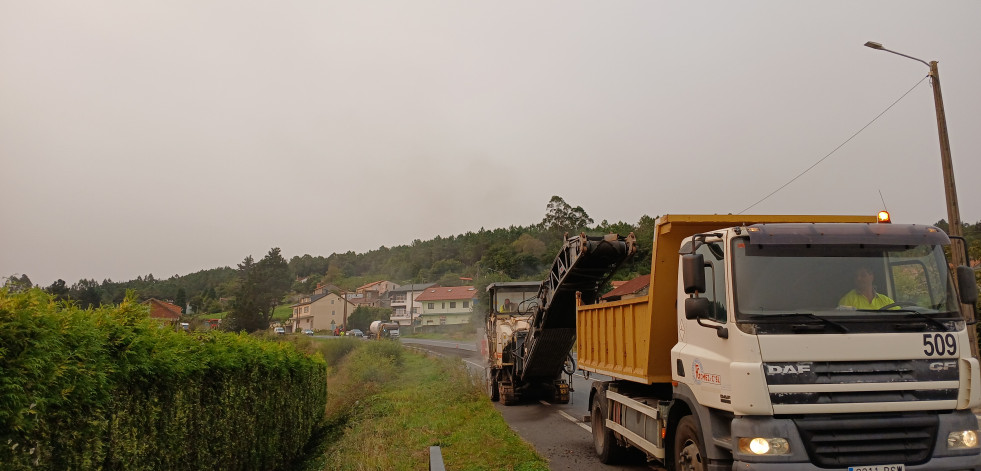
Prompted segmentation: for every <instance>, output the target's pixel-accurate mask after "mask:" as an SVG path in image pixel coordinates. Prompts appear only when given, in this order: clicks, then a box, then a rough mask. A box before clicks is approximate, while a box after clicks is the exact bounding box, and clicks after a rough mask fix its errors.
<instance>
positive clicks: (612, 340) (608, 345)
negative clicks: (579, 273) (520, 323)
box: [577, 215, 981, 471]
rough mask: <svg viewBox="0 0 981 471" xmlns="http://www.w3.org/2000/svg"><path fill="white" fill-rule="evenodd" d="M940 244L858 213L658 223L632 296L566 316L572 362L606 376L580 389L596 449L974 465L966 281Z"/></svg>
mask: <svg viewBox="0 0 981 471" xmlns="http://www.w3.org/2000/svg"><path fill="white" fill-rule="evenodd" d="M949 246H950V239H949V238H948V236H947V235H946V234H945V233H944V232H943V231H941V230H940V229H938V228H936V227H934V226H924V225H903V224H878V223H876V222H875V219H874V218H869V217H860V216H789V215H788V216H782V215H781V216H766V215H764V216H740V215H668V216H664V217H662V218H660V219H659V220H658V222H657V228H656V233H655V239H654V250H653V256H652V269H651V285H650V289H649V290H648V291H649V294H648V295H647V296H645V297H641V298H636V299H630V300H621V301H614V302H610V303H597V304H590V305H581V306H579V307H578V308H577V326H578V347H579V366H580V368H582V369H584V370H587V371H592V372H596V373H602V374H606V375H609V376H611V377H613V378H614V380H612V381H608V382H603V383H594V385H593V388H592V391H591V395H590V404H589V410H590V416H589V419H590V420H591V421H592V424H593V434H594V445H595V447H596V451H597V454H599V455H600V458H601V459H602V460H603V461H604V462H608V461H612V460H614V459H615V457H616V456H617V455H618V453H619V452H620V451H622V449H623V448H625V447H635V448H638V449H640V450H642V451H644V452H645V453H646V454H647V455H648V457H649V459H652V460H658V461H661V462H663V463H664V464H665V465H666V467H667V468H668V469H685V470H689V469H699V470H723V469H724V470H732V469H740V470H797V471H801V470H809V471H817V470H824V469H840V470H846V469H847V470H851V469H855V470H901V471H914V470H965V469H972V470H977V469H981V454H979V453H981V449H979V445H978V429H979V427H978V419H977V418H976V417H975V416H974V414H973V413H972V408H975V407H978V406H979V405H981V368H979V363H978V360H977V358H976V355H975V354H974V353H973V352H974V351H976V350H975V349H976V346H975V345H973V343H974V341H973V339H972V337H971V336H970V335H969V332H970V331H971V330H973V329H974V328H975V327H974V324H973V319H974V315H973V311H972V309H973V306H974V304H975V303H976V302H977V285H976V282H975V279H974V275H973V273H972V272H971V271H970V269H969V268H967V267H958V268H957V269H956V270H952V269H951V267H950V265H949V263H948V262H947V259H946V257H945V255H944V249H945V248H947V247H949ZM955 275H956V280H957V283H955V282H954V280H955ZM956 287H960V288H961V289H960V291H959V292H958V290H957V289H956Z"/></svg>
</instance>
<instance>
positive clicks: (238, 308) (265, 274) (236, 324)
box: [228, 247, 290, 332]
mask: <svg viewBox="0 0 981 471" xmlns="http://www.w3.org/2000/svg"><path fill="white" fill-rule="evenodd" d="M238 280H239V285H238V289H237V291H236V292H235V302H234V303H233V305H232V311H231V312H230V313H229V314H228V328H229V329H230V330H244V331H246V332H255V331H257V330H263V329H266V328H268V327H269V321H270V319H272V315H273V310H275V308H276V304H278V303H279V301H280V300H281V299H282V298H283V296H284V295H285V294H286V292H287V290H289V287H290V277H289V265H288V264H287V263H286V259H284V258H283V256H282V254H281V253H280V250H279V248H278V247H276V248H273V249H270V250H269V253H268V254H266V256H265V257H263V258H262V260H259V262H258V263H256V262H255V261H254V260H253V259H252V256H251V255H250V256H248V257H245V260H243V261H242V263H240V264H238Z"/></svg>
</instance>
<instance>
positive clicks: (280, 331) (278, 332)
mask: <svg viewBox="0 0 981 471" xmlns="http://www.w3.org/2000/svg"><path fill="white" fill-rule="evenodd" d="M273 332H275V333H276V335H286V329H284V328H282V327H276V328H275V329H273Z"/></svg>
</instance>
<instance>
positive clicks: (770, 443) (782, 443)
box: [739, 434, 953, 455]
mask: <svg viewBox="0 0 981 471" xmlns="http://www.w3.org/2000/svg"><path fill="white" fill-rule="evenodd" d="M951 435H953V434H951ZM948 441H949V440H948ZM739 451H741V452H743V453H747V454H750V455H786V454H788V453H790V443H788V442H787V439H785V438H762V437H755V438H740V439H739Z"/></svg>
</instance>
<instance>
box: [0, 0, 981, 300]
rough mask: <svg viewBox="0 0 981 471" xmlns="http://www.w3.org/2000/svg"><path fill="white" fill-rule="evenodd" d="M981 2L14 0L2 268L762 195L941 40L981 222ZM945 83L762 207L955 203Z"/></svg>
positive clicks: (3, 22)
mask: <svg viewBox="0 0 981 471" xmlns="http://www.w3.org/2000/svg"><path fill="white" fill-rule="evenodd" d="M979 18H981V2H975V1H945V2H927V1H875V2H850V1H849V2H844V1H821V2H785V1H775V2H655V1H611V2H598V1H588V0H583V1H535V2H526V1H503V2H502V1H454V0H447V1H370V2H366V1H347V2H334V1H322V0H311V1H299V0H298V1H278V2H272V1H241V0H234V1H233V0H227V1H220V0H211V1H208V0H206V1H198V0H194V1H191V0H186V1H158V2H151V1H139V2H134V1H123V0H119V1H77V0H70V1H69V0H65V1H19V0H0V159H2V160H0V162H2V171H0V187H2V188H3V192H4V195H5V198H4V200H5V203H4V204H3V205H2V206H0V208H2V209H0V211H2V212H0V216H2V221H3V229H2V231H0V234H2V236H0V237H2V243H0V276H9V275H11V274H24V273H26V274H27V275H28V276H29V277H31V279H32V280H33V281H34V282H35V283H37V284H43V285H48V284H50V283H51V282H53V281H54V280H55V279H57V278H62V279H64V280H66V281H67V282H68V283H69V284H71V283H74V282H75V281H77V280H78V279H80V278H94V279H96V280H99V281H101V280H102V279H104V278H111V279H113V280H116V281H124V280H129V279H132V278H135V277H136V276H137V275H146V274H148V273H153V275H154V276H155V277H157V278H166V277H169V276H171V275H174V274H180V275H183V274H187V273H191V272H194V271H197V270H201V269H206V268H214V267H218V266H226V265H228V266H234V265H235V264H236V263H238V262H240V261H241V260H242V259H243V258H244V257H245V256H246V255H249V254H252V255H254V256H256V257H257V258H258V257H261V256H262V255H264V254H265V253H266V251H268V250H269V248H271V247H281V248H282V250H283V253H284V255H285V256H286V257H287V258H289V257H291V256H293V255H302V254H305V253H309V254H312V255H325V256H326V255H329V254H331V253H333V252H346V251H349V250H353V251H356V252H364V251H367V250H371V249H375V248H378V247H379V246H382V245H385V246H394V245H403V244H409V243H411V242H412V240H413V239H422V240H425V239H430V238H432V237H435V236H436V235H442V236H449V235H454V234H461V233H465V232H467V231H476V230H479V229H480V228H481V227H484V228H488V229H489V228H497V227H506V226H509V225H528V224H532V223H536V222H538V221H540V220H541V219H542V217H543V216H544V213H545V205H546V203H547V202H548V200H549V198H550V197H551V196H552V195H559V196H562V197H563V198H564V199H565V200H566V201H567V202H569V203H570V204H572V205H573V206H576V205H581V206H582V207H583V208H584V209H585V210H586V212H587V213H588V214H589V215H590V216H592V217H593V218H594V219H596V220H597V221H600V220H603V219H607V220H609V221H618V220H622V221H626V222H636V221H637V220H638V219H639V218H640V217H641V216H642V215H644V214H647V215H650V216H656V215H661V214H666V213H730V212H732V213H736V212H740V211H742V210H743V209H745V208H746V207H747V206H749V205H751V204H753V203H754V202H756V201H757V200H759V199H760V198H762V197H763V196H765V195H766V194H767V193H769V192H771V191H773V190H774V189H776V188H777V187H779V186H780V185H782V184H784V183H786V182H787V181H788V180H790V179H791V178H793V177H794V176H795V175H797V174H798V173H800V172H801V171H803V170H804V169H806V168H807V167H809V166H811V165H812V164H814V163H815V162H817V161H818V160H819V159H821V158H822V157H824V156H825V155H827V154H828V153H829V152H831V151H832V150H833V149H834V148H835V147H837V146H838V145H840V144H841V143H842V142H844V141H845V140H846V139H847V138H848V137H850V136H851V135H852V134H854V133H855V132H856V131H858V130H859V129H861V128H862V126H865V125H866V124H867V123H868V122H869V121H870V120H872V119H873V118H874V117H875V116H876V115H878V114H879V113H880V112H882V111H883V110H884V109H885V108H886V107H887V106H889V105H890V104H891V103H893V102H894V101H895V100H896V99H897V98H899V97H900V96H901V95H902V94H903V93H905V92H906V91H907V90H909V89H910V88H911V87H913V86H914V84H916V83H917V81H919V80H920V79H921V78H923V77H924V76H925V75H926V73H927V71H928V70H927V67H926V66H924V65H923V64H920V63H918V62H915V61H912V60H909V59H904V58H902V57H899V56H895V55H892V54H888V53H885V52H881V51H874V50H872V49H869V48H866V47H863V46H862V45H863V44H864V43H865V42H866V41H869V40H872V41H878V42H881V43H883V44H884V45H885V46H886V47H887V48H890V49H894V50H897V51H900V52H903V53H906V54H909V55H912V56H916V57H919V58H921V59H924V60H927V61H930V60H938V61H939V62H940V74H941V83H942V86H943V93H944V99H945V105H946V112H947V120H948V128H949V132H950V139H951V147H952V155H953V161H954V169H955V171H956V177H957V183H958V193H959V197H960V204H961V212H962V213H961V214H962V219H963V220H964V221H966V222H971V223H973V222H976V221H978V220H981V188H979V187H978V185H977V181H978V178H977V176H978V175H979V172H981V163H979V160H978V154H979V150H981V132H979V131H978V129H979V128H981V87H979V86H978V83H981V47H979V46H981V28H979V27H978V19H979ZM939 160H940V159H939V145H938V139H937V128H936V120H935V115H934V111H933V96H932V91H931V88H930V84H929V81H924V82H923V83H921V84H920V85H919V86H917V87H916V88H914V89H913V91H912V92H911V93H910V94H909V95H908V96H907V97H906V98H905V99H903V100H902V101H900V102H899V103H898V104H897V105H896V106H895V107H894V108H892V109H891V110H890V111H889V112H888V113H886V114H885V115H884V116H883V117H882V118H880V119H879V120H878V121H876V122H875V123H874V124H873V125H872V126H870V127H869V128H868V129H866V130H865V131H864V132H863V133H861V134H860V135H858V136H857V137H856V138H855V139H854V140H852V141H851V142H849V143H848V144H847V145H846V146H844V147H843V148H841V149H840V150H839V151H838V152H836V153H835V154H834V155H832V156H831V157H829V158H828V159H827V160H825V161H824V162H822V163H821V164H820V165H818V166H817V167H816V168H814V169H813V170H811V171H810V172H809V173H807V174H806V175H804V176H803V177H801V178H800V179H798V180H797V181H796V182H794V183H793V184H792V185H790V186H788V187H787V188H785V189H784V190H782V191H781V192H779V193H777V194H776V195H774V196H773V197H771V198H770V199H768V200H766V201H764V202H762V203H760V204H759V205H757V206H756V207H754V208H753V209H752V210H750V211H749V213H767V214H782V213H797V214H804V213H806V214H836V213H837V214H840V213H846V214H856V213H858V214H866V213H867V214H873V213H875V212H876V211H878V210H879V209H880V208H881V206H882V203H881V201H880V196H879V192H881V193H882V197H883V198H884V199H885V203H886V206H887V207H888V209H889V210H890V211H891V212H892V214H893V218H894V220H895V221H897V222H913V223H925V224H932V223H934V222H936V221H937V220H939V219H941V218H945V217H946V209H945V203H944V193H943V187H942V177H941V169H940V161H939Z"/></svg>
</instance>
